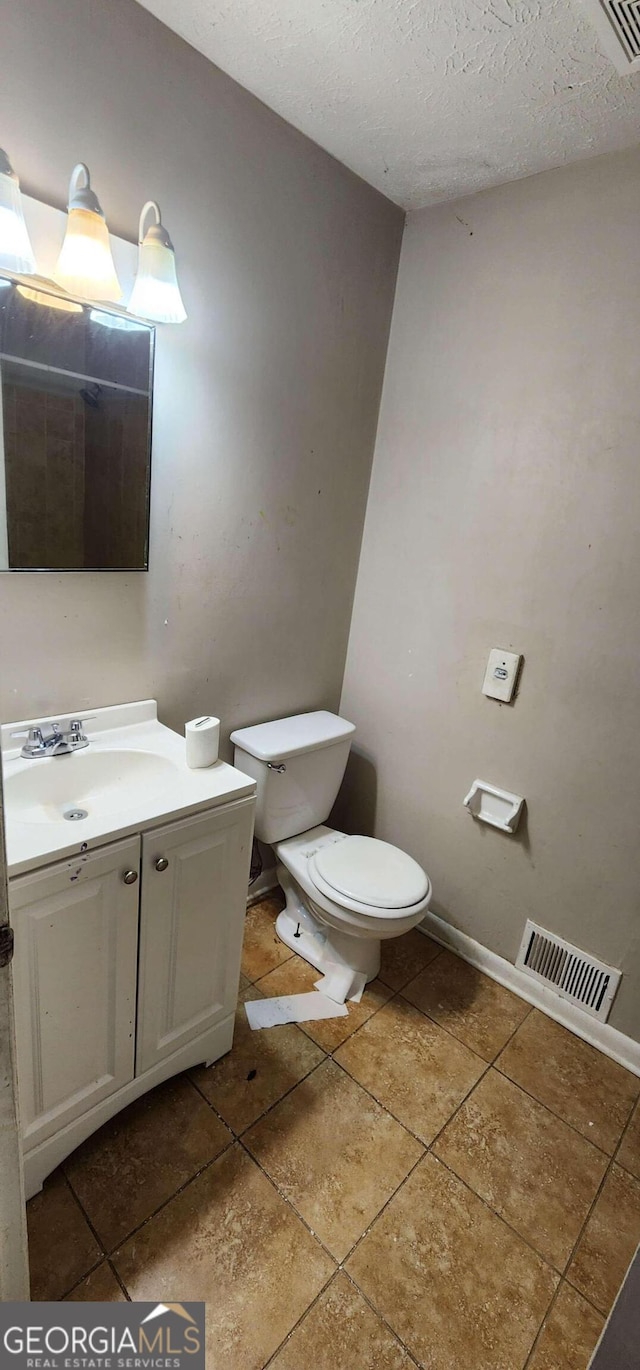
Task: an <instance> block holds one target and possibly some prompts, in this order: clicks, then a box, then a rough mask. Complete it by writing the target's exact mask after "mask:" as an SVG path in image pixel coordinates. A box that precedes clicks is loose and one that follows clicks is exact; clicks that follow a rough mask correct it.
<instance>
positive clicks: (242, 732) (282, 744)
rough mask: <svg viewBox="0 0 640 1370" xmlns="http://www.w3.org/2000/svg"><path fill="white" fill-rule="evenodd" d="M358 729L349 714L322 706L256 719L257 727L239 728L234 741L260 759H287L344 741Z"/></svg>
mask: <svg viewBox="0 0 640 1370" xmlns="http://www.w3.org/2000/svg"><path fill="white" fill-rule="evenodd" d="M355 730H356V729H355V724H354V723H348V722H347V720H346V718H338V715H337V714H330V713H327V712H326V710H324V709H318V710H317V711H316V712H315V713H311V714H294V715H293V717H291V718H276V719H274V721H273V723H256V724H255V726H254V727H253V728H236V730H235V732H233V733H232V734H231V741H232V742H233V744H234V746H235V747H240V748H241V749H242V751H243V752H248V753H249V756H256V757H257V758H258V760H259V761H284V760H285V758H286V757H288V756H299V755H300V753H301V752H315V751H318V749H319V748H320V747H330V746H331V744H332V743H333V742H342V741H344V739H345V738H347V737H351V735H352V734H353V733H354V732H355Z"/></svg>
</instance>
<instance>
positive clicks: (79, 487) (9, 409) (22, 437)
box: [0, 276, 155, 571]
mask: <svg viewBox="0 0 640 1370" xmlns="http://www.w3.org/2000/svg"><path fill="white" fill-rule="evenodd" d="M154 336H155V330H154V328H153V327H152V326H151V325H149V324H144V323H141V322H138V321H137V320H136V319H133V318H131V319H129V318H127V317H126V316H125V315H124V314H123V313H122V312H120V311H118V310H112V309H109V308H108V307H107V306H100V307H98V306H97V305H87V304H81V303H79V302H77V301H75V300H72V299H71V298H70V297H69V296H66V295H62V294H60V295H58V294H56V293H55V287H52V286H51V285H50V284H49V283H48V282H47V283H44V282H42V283H40V282H39V281H38V282H35V281H34V283H33V285H31V284H29V285H27V284H26V283H25V282H24V281H23V282H19V281H14V280H10V279H8V278H5V277H2V276H0V570H4V571H44V570H50V571H146V570H147V569H148V564H149V556H148V547H149V487H150V477H151V411H152V383H153V348H154Z"/></svg>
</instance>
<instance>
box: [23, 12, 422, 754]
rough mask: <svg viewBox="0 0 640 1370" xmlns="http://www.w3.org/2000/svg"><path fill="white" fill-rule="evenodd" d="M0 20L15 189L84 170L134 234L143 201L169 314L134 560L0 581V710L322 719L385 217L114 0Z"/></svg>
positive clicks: (367, 383)
mask: <svg viewBox="0 0 640 1370" xmlns="http://www.w3.org/2000/svg"><path fill="white" fill-rule="evenodd" d="M0 33H1V34H2V69H3V75H2V82H1V83H0V130H1V142H2V145H3V146H5V147H6V148H7V150H8V152H9V153H10V155H11V157H12V159H13V161H14V164H15V166H16V168H17V170H18V172H19V174H20V176H21V178H22V183H23V188H24V189H25V190H27V191H28V192H29V193H30V194H33V195H35V196H37V197H39V198H41V199H44V200H48V201H49V202H50V203H55V204H58V205H61V206H63V205H64V201H65V197H66V188H67V185H68V178H69V174H70V171H71V169H72V167H73V165H74V163H75V162H76V161H78V160H79V159H83V160H85V161H86V162H88V164H89V166H90V169H91V172H92V175H93V180H94V184H95V188H96V190H97V192H98V194H99V196H100V198H101V200H102V203H103V206H104V208H105V212H106V214H107V217H108V219H109V222H110V225H111V227H112V228H113V230H114V231H115V232H117V233H119V234H121V235H123V236H126V237H129V238H131V239H135V237H136V234H137V222H138V215H139V211H140V208H141V206H142V204H143V202H144V201H145V200H146V199H148V198H149V197H153V198H155V199H157V200H159V202H160V205H161V208H162V210H163V214H164V218H165V221H166V224H167V227H168V229H169V231H170V233H171V235H172V237H173V239H174V242H175V244H176V249H177V253H178V260H179V269H180V277H181V284H182V287H183V293H184V296H185V302H186V305H187V309H188V311H189V320H188V322H187V323H186V324H185V325H184V326H183V327H180V328H174V329H170V328H165V329H161V330H159V343H158V349H157V362H156V387H155V410H154V447H153V473H152V526H151V570H150V573H149V575H144V574H138V575H114V574H101V575H93V574H69V575H39V574H38V575H4V576H0V642H1V644H2V646H1V656H0V718H2V719H5V720H7V719H14V718H16V717H24V716H27V715H31V714H38V713H40V712H50V711H61V712H62V711H65V710H69V709H72V710H73V711H74V712H76V711H78V712H80V711H81V710H82V709H83V708H85V709H86V708H87V707H90V706H91V705H100V704H107V703H110V702H114V701H118V700H126V699H135V698H141V697H146V696H156V697H157V698H158V700H159V703H160V712H161V716H162V718H163V719H164V720H165V721H166V722H168V723H170V724H172V725H174V726H178V727H179V726H181V724H182V723H183V721H184V719H185V718H189V717H191V716H193V715H194V714H197V713H199V712H203V711H205V710H207V711H211V712H215V713H218V714H220V716H221V717H222V719H223V724H224V730H225V733H226V734H228V732H229V730H230V729H231V728H232V727H234V726H237V725H238V724H241V723H247V722H253V721H258V720H260V719H262V718H268V717H273V716H276V715H278V714H280V713H287V712H293V711H295V710H299V709H305V708H313V707H317V706H322V705H324V706H334V707H335V706H336V705H337V703H338V698H339V691H340V684H341V680H342V670H343V663H344V653H345V649H346V642H347V635H348V626H349V617H350V611H351V600H352V593H353V585H354V581H355V574H356V567H357V559H358V552H359V544H360V535H361V528H362V521H363V517H364V507H365V500H366V492H367V485H368V479H369V472H370V463H371V456H372V451H373V443H374V436H375V428H376V421H377V411H378V401H379V392H380V386H381V382H382V373H383V367H384V357H385V351H386V343H387V334H388V325H389V319H390V314H391V308H392V302H393V290H394V284H395V274H396V267H397V258H398V253H399V249H400V240H401V234H402V224H403V216H402V214H401V212H400V211H399V210H398V209H397V208H396V207H395V206H393V205H391V204H390V203H389V202H388V201H386V200H385V199H384V198H383V197H382V196H381V195H379V194H378V193H377V192H375V191H373V190H371V189H370V188H369V187H368V186H366V185H364V183H363V182H361V181H359V180H358V179H357V178H356V177H355V176H354V175H352V174H351V173H350V172H348V171H347V170H346V169H345V168H343V167H341V166H340V165H339V164H338V163H337V162H335V161H333V160H332V158H331V157H329V156H328V155H327V154H326V153H325V152H323V151H321V150H320V149H319V148H317V147H316V146H315V145H314V144H312V143H310V142H309V141H308V140H307V139H305V138H304V137H302V135H300V134H298V133H297V132H296V131H295V130H294V129H292V128H291V127H290V126H288V125H287V124H285V123H284V122H283V121H282V120H280V119H279V118H278V117H277V116H276V115H274V114H273V113H272V112H270V111H269V110H267V109H266V108H265V107H264V106H263V105H261V104H260V103H259V102H258V101H257V100H255V99H254V98H253V97H252V96H250V95H249V94H248V93H247V92H246V91H244V90H243V89H241V87H239V86H238V85H236V84H235V83H234V82H233V81H231V80H230V79H229V78H228V77H226V76H225V75H224V74H223V73H222V72H220V71H218V70H217V69H216V68H215V67H213V66H211V65H210V64H209V63H208V62H207V61H206V60H205V59H204V58H203V57H201V56H200V55H199V54H198V53H196V52H195V51H194V50H193V49H192V48H190V47H188V46H187V45H186V44H185V43H183V42H182V41H181V40H180V39H179V38H177V37H176V36H175V35H174V34H173V33H171V32H170V31H169V30H168V29H166V28H164V27H163V26H162V25H161V24H159V23H158V22H157V21H156V20H155V19H153V18H152V17H151V15H149V14H148V13H147V12H146V11H145V10H143V9H142V8H140V7H139V6H138V5H136V4H134V3H133V2H132V0H55V3H52V0H28V3H27V4H16V3H15V0H0ZM37 497H38V493H37V491H34V498H35V499H36V500H37ZM60 498H61V499H64V491H63V490H62V491H61V492H60Z"/></svg>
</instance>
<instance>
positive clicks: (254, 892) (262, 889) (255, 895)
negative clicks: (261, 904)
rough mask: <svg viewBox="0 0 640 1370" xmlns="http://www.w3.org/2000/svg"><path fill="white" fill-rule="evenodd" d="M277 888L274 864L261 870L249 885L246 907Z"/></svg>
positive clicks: (264, 897) (249, 906)
mask: <svg viewBox="0 0 640 1370" xmlns="http://www.w3.org/2000/svg"><path fill="white" fill-rule="evenodd" d="M277 888H278V875H277V872H276V868H275V866H270V867H269V869H268V870H266V871H261V872H260V874H259V876H258V878H257V880H254V882H253V884H252V885H249V892H248V894H247V908H251V905H252V904H257V903H258V901H259V900H260V899H266V897H267V895H268V894H273V891H274V890H277Z"/></svg>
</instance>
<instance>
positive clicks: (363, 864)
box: [312, 837, 429, 909]
mask: <svg viewBox="0 0 640 1370" xmlns="http://www.w3.org/2000/svg"><path fill="white" fill-rule="evenodd" d="M312 866H313V867H314V868H315V870H316V871H317V873H318V875H319V876H320V877H321V879H322V880H324V881H325V883H326V884H327V885H329V886H330V887H331V889H332V890H335V891H336V894H338V895H346V897H347V898H348V899H355V900H357V902H358V903H359V904H369V905H371V907H373V908H377V909H405V908H409V906H410V905H411V904H418V903H419V902H420V900H421V899H424V897H425V895H426V893H427V890H428V888H429V881H428V879H427V876H426V875H425V873H424V871H423V869H422V867H421V866H419V865H418V862H417V861H414V860H413V858H412V857H411V856H407V853H406V852H403V851H400V848H399V847H392V846H391V844H390V843H389V842H379V841H378V839H377V838H375V837H345V838H344V839H343V841H341V842H331V843H329V844H328V845H327V846H326V847H320V849H319V850H318V851H316V852H315V854H314V856H313V858H312Z"/></svg>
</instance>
